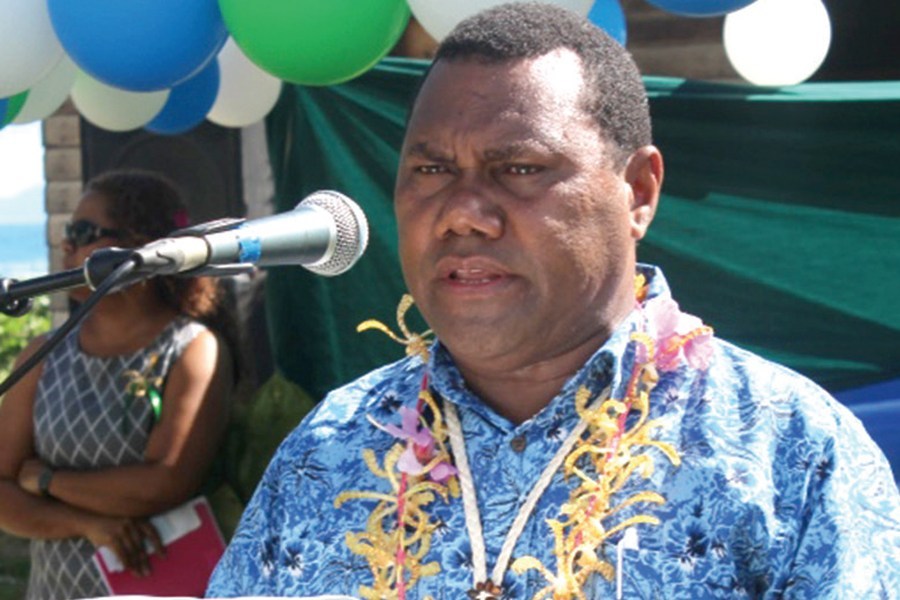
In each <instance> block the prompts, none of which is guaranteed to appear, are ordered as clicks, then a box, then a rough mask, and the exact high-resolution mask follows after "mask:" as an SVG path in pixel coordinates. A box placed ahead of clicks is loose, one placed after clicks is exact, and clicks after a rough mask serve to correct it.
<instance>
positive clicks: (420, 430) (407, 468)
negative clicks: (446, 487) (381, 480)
mask: <svg viewBox="0 0 900 600" xmlns="http://www.w3.org/2000/svg"><path fill="white" fill-rule="evenodd" d="M384 429H385V430H386V431H387V432H388V433H390V434H391V435H392V436H394V437H396V438H398V439H401V440H405V441H406V442H407V443H406V450H404V451H403V454H401V455H400V459H399V460H398V461H397V468H398V469H399V470H400V472H401V473H407V474H409V475H422V474H423V473H424V472H425V467H426V465H427V464H428V463H430V462H431V461H432V460H433V459H434V435H432V433H431V431H430V430H429V429H428V428H427V427H423V426H422V425H421V423H420V422H419V412H418V411H417V410H414V409H412V408H409V407H406V406H401V407H400V427H397V426H396V425H385V426H384ZM453 475H456V467H454V466H453V465H451V464H449V463H447V462H446V461H441V462H439V463H437V464H436V465H434V467H433V468H431V470H429V471H428V477H429V478H430V479H431V480H432V481H436V482H438V483H444V482H445V481H447V479H449V478H450V477H452V476H453Z"/></svg>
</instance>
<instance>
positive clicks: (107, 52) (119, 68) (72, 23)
mask: <svg viewBox="0 0 900 600" xmlns="http://www.w3.org/2000/svg"><path fill="white" fill-rule="evenodd" d="M47 7H48V9H49V11H50V21H51V22H52V24H53V29H54V30H55V31H56V35H57V37H58V38H59V41H60V43H61V44H62V46H63V48H64V49H65V51H66V52H67V53H68V55H69V57H70V58H71V59H72V61H73V62H75V64H76V65H78V66H79V67H80V68H81V70H83V71H85V72H86V73H87V74H89V75H90V76H92V77H93V78H94V79H97V80H98V81H102V82H103V83H106V84H108V85H111V86H114V87H118V88H122V89H125V90H130V91H134V92H151V91H157V90H165V89H169V88H172V87H175V86H176V85H178V84H179V83H181V82H183V81H186V80H188V79H190V78H191V77H192V76H193V75H196V74H197V73H198V72H200V70H202V69H203V68H204V67H206V66H207V65H208V64H209V63H210V62H211V61H212V60H213V59H214V58H215V56H216V54H217V53H218V51H219V50H220V49H221V48H222V46H223V45H224V44H225V40H226V38H227V37H228V32H227V30H226V29H225V22H224V21H223V20H222V13H221V12H220V11H219V4H218V2H217V0H127V1H126V0H77V1H74V2H73V1H72V0H47Z"/></svg>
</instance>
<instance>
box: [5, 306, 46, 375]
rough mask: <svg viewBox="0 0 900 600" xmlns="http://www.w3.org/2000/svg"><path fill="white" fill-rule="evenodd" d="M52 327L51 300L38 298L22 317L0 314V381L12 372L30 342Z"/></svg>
mask: <svg viewBox="0 0 900 600" xmlns="http://www.w3.org/2000/svg"><path fill="white" fill-rule="evenodd" d="M48 329H50V300H49V299H48V298H47V297H46V296H42V297H40V298H36V299H35V301H34V306H33V307H32V309H31V311H29V312H28V313H27V314H26V315H24V316H21V317H9V316H6V315H2V314H0V381H3V380H5V379H6V377H7V376H8V375H9V374H10V372H12V368H13V363H14V362H15V360H16V357H17V356H18V355H19V353H20V352H21V351H22V349H23V348H25V346H26V345H27V344H28V342H29V341H30V340H31V339H32V338H34V337H36V336H38V335H40V334H42V333H44V332H45V331H47V330H48Z"/></svg>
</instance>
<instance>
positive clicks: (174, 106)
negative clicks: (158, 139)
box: [144, 60, 219, 135]
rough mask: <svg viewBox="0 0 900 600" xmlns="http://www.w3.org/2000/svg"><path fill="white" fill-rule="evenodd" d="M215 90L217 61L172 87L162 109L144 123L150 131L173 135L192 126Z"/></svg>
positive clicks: (209, 104)
mask: <svg viewBox="0 0 900 600" xmlns="http://www.w3.org/2000/svg"><path fill="white" fill-rule="evenodd" d="M218 93H219V61H217V60H214V61H212V62H211V63H209V65H208V66H207V67H206V68H205V69H203V70H202V71H200V72H199V73H197V74H196V75H195V76H194V77H191V78H190V79H188V80H187V81H185V82H184V83H181V84H179V85H177V86H175V87H173V88H172V91H171V93H170V94H169V99H168V100H166V104H165V105H164V106H163V108H162V110H161V111H160V112H159V114H158V115H156V116H155V117H154V118H153V120H152V121H150V122H149V123H147V124H146V125H145V126H144V127H145V128H146V129H147V130H149V131H152V132H153V133H162V134H166V135H176V134H179V133H184V132H185V131H188V130H189V129H193V128H194V127H195V126H197V125H199V124H200V122H201V121H203V119H205V118H206V113H208V112H209V109H210V108H212V105H213V103H214V102H215V101H216V96H217V95H218Z"/></svg>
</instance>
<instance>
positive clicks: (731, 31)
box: [722, 0, 831, 86]
mask: <svg viewBox="0 0 900 600" xmlns="http://www.w3.org/2000/svg"><path fill="white" fill-rule="evenodd" d="M722 36H723V39H724V42H725V53H726V54H727V55H728V60H729V61H730V62H731V65H732V66H733V67H734V69H735V70H736V71H737V72H738V73H739V74H740V76H741V77H743V78H744V79H746V80H747V81H749V82H751V83H755V84H756V85H767V86H780V85H794V84H796V83H800V82H802V81H805V80H806V79H808V78H809V77H810V76H811V75H812V74H813V73H815V72H816V70H817V69H818V68H819V67H820V66H821V65H822V61H824V60H825V56H826V55H827V54H828V47H829V46H830V45H831V21H830V19H829V18H828V10H827V9H826V8H825V6H824V5H823V4H822V2H821V0H756V2H754V3H753V4H751V5H749V6H747V7H746V8H742V9H741V10H738V11H735V12H733V13H729V14H728V15H726V17H725V26H724V28H723V31H722Z"/></svg>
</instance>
